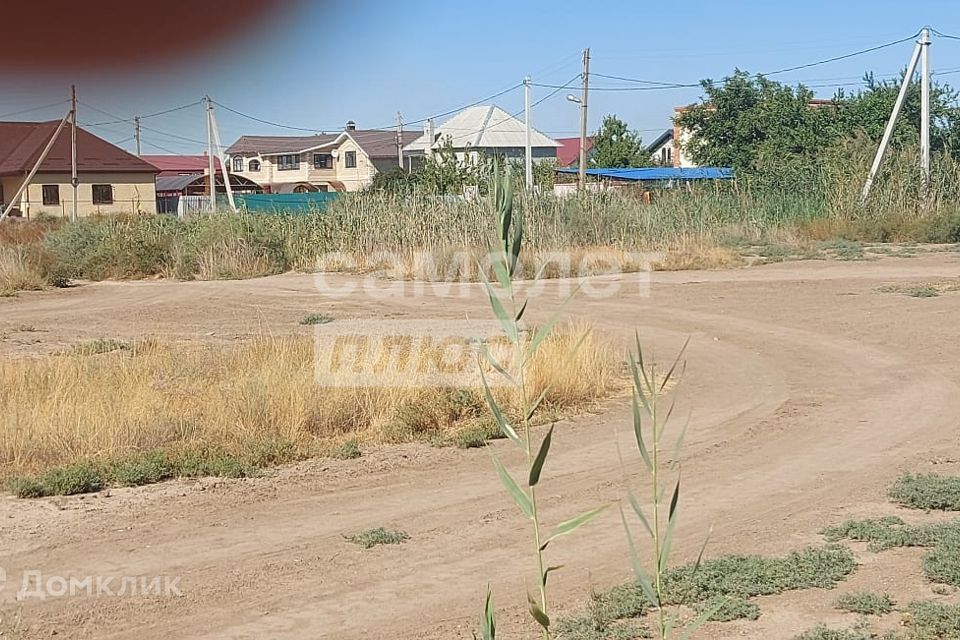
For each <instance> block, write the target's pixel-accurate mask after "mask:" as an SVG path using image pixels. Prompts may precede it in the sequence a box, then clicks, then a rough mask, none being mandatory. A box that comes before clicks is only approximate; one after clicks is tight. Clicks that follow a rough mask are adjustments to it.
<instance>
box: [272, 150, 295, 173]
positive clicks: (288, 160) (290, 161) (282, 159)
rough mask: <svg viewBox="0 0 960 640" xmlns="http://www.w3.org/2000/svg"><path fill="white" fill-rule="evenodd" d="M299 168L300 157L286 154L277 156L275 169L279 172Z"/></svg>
mask: <svg viewBox="0 0 960 640" xmlns="http://www.w3.org/2000/svg"><path fill="white" fill-rule="evenodd" d="M299 168H300V155H299V154H296V153H288V154H284V155H282V156H277V169H278V170H280V171H291V170H293V169H299Z"/></svg>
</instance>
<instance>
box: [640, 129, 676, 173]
mask: <svg viewBox="0 0 960 640" xmlns="http://www.w3.org/2000/svg"><path fill="white" fill-rule="evenodd" d="M646 152H647V153H648V154H650V161H651V162H653V164H655V165H658V166H661V167H672V166H673V129H667V130H666V131H664V132H663V133H661V134H660V135H659V136H657V137H656V138H655V139H654V141H653V142H651V143H650V144H648V145H647V146H646Z"/></svg>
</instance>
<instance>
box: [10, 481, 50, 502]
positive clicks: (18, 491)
mask: <svg viewBox="0 0 960 640" xmlns="http://www.w3.org/2000/svg"><path fill="white" fill-rule="evenodd" d="M7 490H8V491H10V493H12V494H13V495H15V496H17V497H18V498H43V497H44V496H48V495H50V494H49V493H47V488H46V487H44V486H43V484H41V483H40V481H39V480H37V479H36V478H31V477H27V476H15V477H13V478H10V480H8V481H7Z"/></svg>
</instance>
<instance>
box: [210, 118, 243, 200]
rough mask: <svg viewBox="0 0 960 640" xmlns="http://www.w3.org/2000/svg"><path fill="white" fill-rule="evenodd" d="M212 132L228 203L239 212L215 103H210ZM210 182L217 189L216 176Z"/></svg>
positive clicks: (214, 189)
mask: <svg viewBox="0 0 960 640" xmlns="http://www.w3.org/2000/svg"><path fill="white" fill-rule="evenodd" d="M209 114H210V132H211V133H212V134H213V142H214V144H216V145H217V157H218V158H219V159H220V168H221V173H222V174H223V188H224V190H225V191H226V192H227V204H229V205H230V209H231V210H232V211H233V212H234V213H237V203H236V200H234V197H233V186H232V185H231V184H230V163H229V162H228V158H227V156H226V154H224V152H223V143H222V142H220V127H218V126H217V114H216V113H215V112H214V111H213V104H212V102H211V105H210V111H209ZM210 184H212V185H213V191H214V193H216V191H217V181H216V176H214V179H213V180H211V181H210Z"/></svg>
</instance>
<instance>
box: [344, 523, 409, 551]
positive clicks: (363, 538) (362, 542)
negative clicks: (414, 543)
mask: <svg viewBox="0 0 960 640" xmlns="http://www.w3.org/2000/svg"><path fill="white" fill-rule="evenodd" d="M409 539H410V536H409V535H407V534H406V533H405V532H403V531H392V530H390V529H384V528H383V527H377V528H376V529H367V530H365V531H361V532H360V533H357V534H354V535H352V536H347V540H349V541H350V542H352V543H354V544H356V545H359V546H361V547H363V548H364V549H372V548H373V547H376V546H377V545H381V544H401V543H404V542H406V541H407V540H409Z"/></svg>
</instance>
